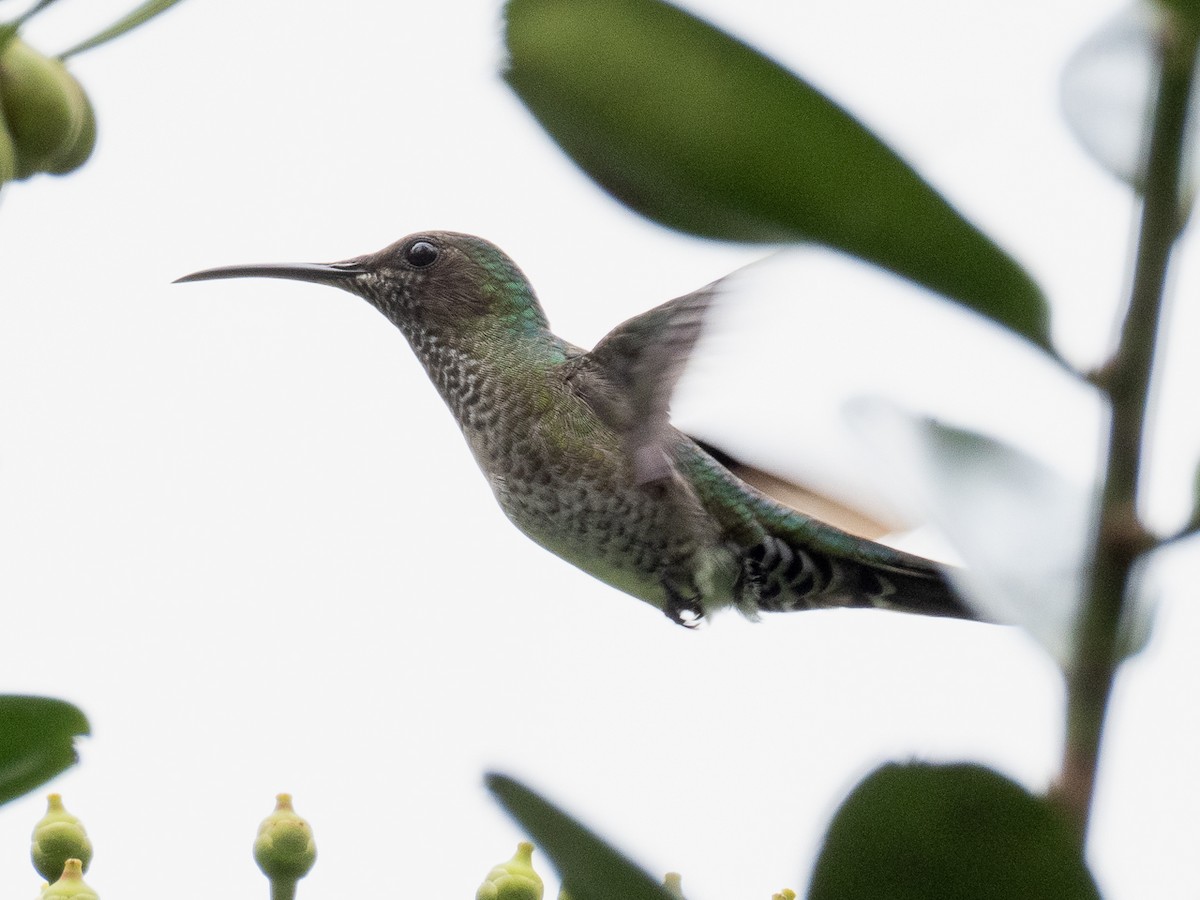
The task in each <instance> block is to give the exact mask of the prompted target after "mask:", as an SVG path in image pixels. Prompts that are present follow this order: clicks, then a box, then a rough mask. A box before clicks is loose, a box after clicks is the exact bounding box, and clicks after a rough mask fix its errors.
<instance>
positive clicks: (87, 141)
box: [45, 72, 96, 175]
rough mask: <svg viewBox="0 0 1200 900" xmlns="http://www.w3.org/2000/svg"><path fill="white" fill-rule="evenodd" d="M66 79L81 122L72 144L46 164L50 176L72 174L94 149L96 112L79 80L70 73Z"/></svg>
mask: <svg viewBox="0 0 1200 900" xmlns="http://www.w3.org/2000/svg"><path fill="white" fill-rule="evenodd" d="M67 78H68V79H69V80H70V84H71V88H72V92H73V93H74V94H75V95H76V101H77V102H78V104H79V106H80V108H81V109H82V110H83V121H82V124H81V125H80V128H79V134H77V135H76V136H75V140H74V142H72V143H71V145H70V146H68V147H67V148H66V149H64V150H63V151H62V152H61V153H59V154H58V155H57V156H55V157H54V159H53V160H52V161H51V162H49V163H47V164H46V167H45V168H46V171H47V172H49V173H50V174H51V175H66V174H68V173H69V172H74V171H75V170H76V169H78V168H79V167H80V166H82V165H83V164H84V163H85V162H87V161H88V158H89V157H91V155H92V151H93V150H95V149H96V110H95V109H93V108H92V101H91V100H89V99H88V95H87V93H86V92H85V91H84V89H83V85H82V84H80V83H79V80H78V79H77V78H75V76H74V75H72V74H71V73H70V72H68V73H67Z"/></svg>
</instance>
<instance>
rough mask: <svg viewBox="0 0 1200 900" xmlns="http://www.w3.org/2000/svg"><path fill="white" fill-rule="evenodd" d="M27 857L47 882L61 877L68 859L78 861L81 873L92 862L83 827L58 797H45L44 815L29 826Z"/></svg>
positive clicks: (57, 795) (90, 847)
mask: <svg viewBox="0 0 1200 900" xmlns="http://www.w3.org/2000/svg"><path fill="white" fill-rule="evenodd" d="M29 856H30V859H32V860H33V867H34V868H35V869H37V870H38V874H40V875H41V876H42V877H43V878H45V879H46V880H47V881H50V882H53V881H56V880H57V879H58V876H59V875H61V874H62V873H63V866H64V865H66V862H67V860H68V859H77V860H79V862H80V866H81V871H82V872H86V871H87V867H88V864H89V863H91V861H92V842H91V841H90V840H88V836H87V832H86V831H85V830H84V828H83V823H82V822H80V821H79V819H77V818H76V817H75V816H73V815H71V814H70V813H69V812H67V810H66V808H65V807H64V806H63V802H62V797H61V796H60V795H59V794H50V795H49V796H48V797H46V815H44V816H43V817H42V819H41V821H39V822H38V823H37V824H36V825H34V826H33V845H32V846H31V847H30V849H29Z"/></svg>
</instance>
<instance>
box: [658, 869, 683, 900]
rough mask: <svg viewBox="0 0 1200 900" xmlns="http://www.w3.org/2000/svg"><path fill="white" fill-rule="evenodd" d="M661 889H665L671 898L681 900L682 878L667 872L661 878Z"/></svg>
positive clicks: (676, 873) (674, 873) (677, 874)
mask: <svg viewBox="0 0 1200 900" xmlns="http://www.w3.org/2000/svg"><path fill="white" fill-rule="evenodd" d="M663 887H665V888H666V889H667V891H668V893H670V895H671V896H672V897H678V898H679V900H683V876H682V875H680V874H679V873H678V872H668V873H667V874H666V876H664V877H663Z"/></svg>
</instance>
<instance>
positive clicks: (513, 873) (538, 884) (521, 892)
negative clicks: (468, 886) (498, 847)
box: [475, 841, 543, 900]
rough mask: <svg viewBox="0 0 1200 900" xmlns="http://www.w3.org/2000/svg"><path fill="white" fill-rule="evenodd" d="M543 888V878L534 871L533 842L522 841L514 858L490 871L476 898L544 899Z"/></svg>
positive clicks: (503, 899) (478, 899)
mask: <svg viewBox="0 0 1200 900" xmlns="http://www.w3.org/2000/svg"><path fill="white" fill-rule="evenodd" d="M542 890H543V887H542V879H541V877H540V876H539V875H538V873H537V872H535V871H533V844H531V843H529V841H521V843H519V844H517V852H516V853H514V854H513V858H512V859H510V860H509V861H508V862H506V863H501V864H500V865H498V866H496V867H495V868H493V869H492V870H491V871H490V872H488V874H487V878H485V879H484V880H483V884H481V885H480V886H479V890H478V891H476V892H475V900H542Z"/></svg>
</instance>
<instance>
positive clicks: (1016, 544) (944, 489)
mask: <svg viewBox="0 0 1200 900" xmlns="http://www.w3.org/2000/svg"><path fill="white" fill-rule="evenodd" d="M846 415H847V418H848V419H849V421H850V424H851V425H852V426H853V427H854V428H855V430H856V431H857V432H858V433H859V434H860V435H861V436H862V437H863V438H864V440H865V441H866V443H867V445H868V447H869V448H870V449H871V450H872V451H873V452H876V453H877V454H878V462H879V466H880V468H881V470H882V471H883V472H884V473H886V474H885V475H884V477H881V478H880V479H879V487H880V490H881V491H884V492H885V496H886V497H887V499H888V500H890V501H891V502H892V503H893V504H894V505H895V506H896V507H897V508H898V509H900V510H901V511H902V512H905V513H907V514H908V515H909V516H910V517H912V518H913V519H914V521H927V522H930V523H932V524H933V525H934V526H936V527H937V528H938V530H939V531H941V532H942V534H943V535H944V536H945V538H946V540H947V541H949V542H950V544H951V545H952V546H953V548H954V550H955V551H956V552H957V553H958V555H959V556H960V557H962V561H963V563H964V567H963V568H956V569H952V570H951V578H952V579H953V580H954V583H955V585H956V586H957V587H958V588H959V590H961V591H962V593H963V594H964V596H966V598H967V599H968V602H970V604H971V605H972V606H973V607H974V608H975V609H976V610H977V611H978V612H979V613H980V614H981V615H982V616H983V618H985V619H988V620H990V621H993V622H1000V623H1004V624H1008V625H1019V626H1020V627H1022V628H1024V629H1025V630H1026V631H1028V632H1029V633H1030V634H1031V635H1032V636H1033V637H1034V639H1036V640H1037V641H1038V643H1040V644H1041V645H1042V646H1043V647H1044V648H1045V649H1046V650H1047V651H1048V652H1049V653H1050V654H1051V655H1052V656H1053V657H1054V658H1055V659H1056V660H1057V661H1058V663H1059V665H1060V666H1062V667H1063V668H1064V669H1068V668H1070V666H1071V664H1072V655H1073V653H1074V635H1075V622H1076V619H1077V617H1078V615H1079V607H1080V602H1081V598H1082V596H1083V589H1084V575H1085V572H1086V569H1087V560H1088V558H1089V554H1090V552H1091V546H1092V531H1093V527H1092V518H1093V510H1094V506H1095V497H1094V495H1093V493H1092V492H1091V491H1089V490H1088V489H1087V488H1086V487H1084V486H1080V485H1076V484H1073V483H1071V482H1068V481H1067V480H1066V479H1065V478H1063V476H1062V475H1060V474H1059V473H1058V472H1057V471H1055V470H1054V469H1051V468H1050V467H1049V466H1047V465H1046V464H1045V463H1043V462H1041V461H1040V460H1037V459H1034V458H1033V457H1031V456H1030V455H1028V454H1027V453H1025V452H1023V451H1021V450H1019V449H1017V448H1015V447H1011V446H1009V445H1007V444H1004V443H1002V442H1000V441H997V440H995V439H993V438H990V437H986V436H984V435H982V434H978V433H976V432H973V431H969V430H967V429H963V428H955V427H952V426H950V425H944V424H942V423H940V422H937V421H935V420H933V419H930V418H927V417H924V416H918V415H914V414H912V413H909V412H908V411H907V410H904V409H902V408H900V407H899V406H897V405H895V404H893V403H891V402H890V401H887V400H883V399H880V398H874V397H864V398H860V399H858V400H856V401H854V402H852V403H850V404H848V405H847V408H846ZM1137 631H1138V633H1148V631H1149V625H1148V623H1147V622H1146V621H1144V619H1142V620H1139V627H1138V629H1137Z"/></svg>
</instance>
